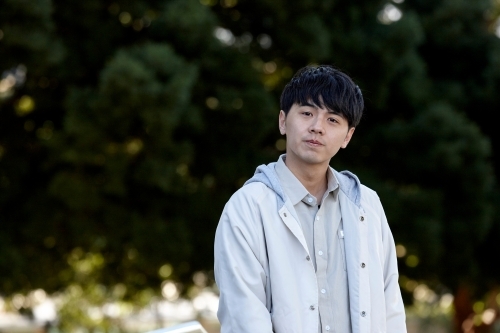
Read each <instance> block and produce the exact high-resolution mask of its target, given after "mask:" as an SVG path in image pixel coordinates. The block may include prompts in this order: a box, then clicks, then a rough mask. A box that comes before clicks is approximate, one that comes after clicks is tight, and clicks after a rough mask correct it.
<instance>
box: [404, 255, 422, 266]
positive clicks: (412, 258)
mask: <svg viewBox="0 0 500 333" xmlns="http://www.w3.org/2000/svg"><path fill="white" fill-rule="evenodd" d="M419 262H420V261H419V259H418V257H417V256H416V255H414V254H412V255H409V256H408V258H406V266H408V267H417V266H418V263H419Z"/></svg>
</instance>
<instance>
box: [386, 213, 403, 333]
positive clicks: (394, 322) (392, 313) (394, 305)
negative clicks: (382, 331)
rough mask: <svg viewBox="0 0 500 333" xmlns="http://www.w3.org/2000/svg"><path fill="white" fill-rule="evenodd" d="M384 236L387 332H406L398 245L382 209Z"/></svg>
mask: <svg viewBox="0 0 500 333" xmlns="http://www.w3.org/2000/svg"><path fill="white" fill-rule="evenodd" d="M382 237H383V244H384V256H385V265H384V294H385V307H386V325H387V333H406V316H405V308H404V304H403V298H402V297H401V290H400V289H399V282H398V280H399V274H398V262H397V258H396V246H395V244H394V238H393V236H392V233H391V230H390V229H389V224H388V223H387V218H386V216H385V213H384V211H383V209H382Z"/></svg>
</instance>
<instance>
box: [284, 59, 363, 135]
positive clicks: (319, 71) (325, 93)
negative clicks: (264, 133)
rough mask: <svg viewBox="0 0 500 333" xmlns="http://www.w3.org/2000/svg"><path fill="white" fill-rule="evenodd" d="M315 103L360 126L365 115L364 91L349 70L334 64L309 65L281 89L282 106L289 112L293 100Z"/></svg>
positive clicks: (300, 103) (300, 102) (352, 124)
mask: <svg viewBox="0 0 500 333" xmlns="http://www.w3.org/2000/svg"><path fill="white" fill-rule="evenodd" d="M310 103H313V104H314V105H315V106H318V107H322V108H323V107H326V108H327V109H329V110H331V111H333V112H334V113H337V114H339V115H341V116H343V117H344V118H345V119H347V122H348V124H349V127H356V126H357V125H358V124H359V122H360V120H361V116H362V115H363V109H364V101H363V94H362V93H361V90H360V89H359V87H358V86H357V85H356V84H355V83H354V82H353V81H352V79H351V78H350V77H349V76H348V75H347V74H345V73H343V72H341V71H340V70H338V69H335V68H334V67H332V66H327V65H322V66H306V67H304V68H301V69H299V70H298V71H297V73H296V74H295V75H294V76H293V78H292V79H291V80H290V82H289V83H288V84H287V85H286V86H285V88H284V89H283V92H282V93H281V99H280V107H281V110H283V111H284V112H285V114H288V112H289V111H290V109H291V108H292V105H293V104H299V105H307V104H310Z"/></svg>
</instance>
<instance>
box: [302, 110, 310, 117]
mask: <svg viewBox="0 0 500 333" xmlns="http://www.w3.org/2000/svg"><path fill="white" fill-rule="evenodd" d="M302 114H303V115H304V116H311V115H312V113H311V112H309V111H304V112H302Z"/></svg>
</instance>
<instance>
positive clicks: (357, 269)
mask: <svg viewBox="0 0 500 333" xmlns="http://www.w3.org/2000/svg"><path fill="white" fill-rule="evenodd" d="M339 198H340V199H339V200H340V209H341V214H342V220H343V222H344V244H345V251H346V262H347V276H348V285H349V301H350V312H351V324H352V331H353V333H365V332H369V331H370V315H371V314H370V280H369V274H368V272H369V265H368V262H367V259H368V226H367V223H368V221H367V218H366V214H365V212H364V210H363V208H362V207H361V206H357V205H356V204H355V203H354V202H352V201H351V200H350V199H349V198H348V197H347V196H346V195H345V193H343V192H342V191H340V192H339Z"/></svg>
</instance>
